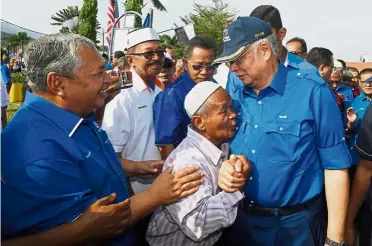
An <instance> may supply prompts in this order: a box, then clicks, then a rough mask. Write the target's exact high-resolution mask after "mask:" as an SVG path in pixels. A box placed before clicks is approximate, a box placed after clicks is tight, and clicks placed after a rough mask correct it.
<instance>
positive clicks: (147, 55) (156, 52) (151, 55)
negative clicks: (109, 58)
mask: <svg viewBox="0 0 372 246" xmlns="http://www.w3.org/2000/svg"><path fill="white" fill-rule="evenodd" d="M164 52H165V50H154V51H147V52H143V53H129V54H128V55H132V56H143V57H145V58H146V59H147V60H152V59H154V57H155V55H156V56H157V57H158V58H164V57H165V55H164Z"/></svg>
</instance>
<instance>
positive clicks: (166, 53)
mask: <svg viewBox="0 0 372 246" xmlns="http://www.w3.org/2000/svg"><path fill="white" fill-rule="evenodd" d="M164 57H165V58H167V59H169V60H172V56H171V55H170V54H169V53H168V52H164Z"/></svg>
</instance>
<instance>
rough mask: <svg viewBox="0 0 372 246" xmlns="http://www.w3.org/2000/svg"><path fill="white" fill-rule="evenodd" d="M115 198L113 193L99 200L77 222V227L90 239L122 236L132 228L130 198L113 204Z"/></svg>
mask: <svg viewBox="0 0 372 246" xmlns="http://www.w3.org/2000/svg"><path fill="white" fill-rule="evenodd" d="M115 198H116V194H115V193H113V194H111V195H109V196H106V197H104V198H101V199H99V200H97V201H96V202H95V203H93V204H92V205H91V206H90V207H89V208H88V209H87V210H85V212H84V213H83V214H82V215H81V216H80V217H79V218H78V219H77V220H76V224H77V226H79V228H81V231H82V233H84V234H85V235H86V236H87V237H88V238H91V239H97V240H102V239H105V238H111V237H114V236H117V235H120V234H122V233H123V232H124V231H125V230H126V229H127V228H128V227H129V226H130V218H131V210H130V200H129V198H128V199H127V200H125V201H123V202H119V203H116V204H113V201H114V200H115ZM92 241H93V240H92Z"/></svg>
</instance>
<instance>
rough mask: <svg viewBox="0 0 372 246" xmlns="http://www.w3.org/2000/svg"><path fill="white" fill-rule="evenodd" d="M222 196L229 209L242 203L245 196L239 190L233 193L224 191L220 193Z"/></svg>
mask: <svg viewBox="0 0 372 246" xmlns="http://www.w3.org/2000/svg"><path fill="white" fill-rule="evenodd" d="M220 196H221V199H222V202H223V204H225V205H226V206H227V207H233V206H235V205H236V204H237V203H238V202H240V201H241V200H242V199H243V198H244V195H243V194H242V193H241V192H240V191H239V190H237V191H235V192H233V193H228V192H225V191H222V192H220Z"/></svg>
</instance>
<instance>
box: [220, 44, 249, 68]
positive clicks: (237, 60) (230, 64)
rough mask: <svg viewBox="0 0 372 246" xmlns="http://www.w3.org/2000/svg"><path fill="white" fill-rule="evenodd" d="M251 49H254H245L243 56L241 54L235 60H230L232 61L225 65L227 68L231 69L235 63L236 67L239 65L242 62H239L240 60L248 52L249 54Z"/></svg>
mask: <svg viewBox="0 0 372 246" xmlns="http://www.w3.org/2000/svg"><path fill="white" fill-rule="evenodd" d="M253 49H254V47H252V48H249V49H247V50H246V51H244V52H243V54H241V56H239V57H238V58H236V59H235V60H232V61H229V62H226V65H227V66H228V67H231V66H232V65H233V64H234V63H235V64H236V65H239V64H240V63H241V62H242V61H241V60H242V58H243V57H244V56H245V55H246V54H248V53H249V52H251V51H252V50H253Z"/></svg>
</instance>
